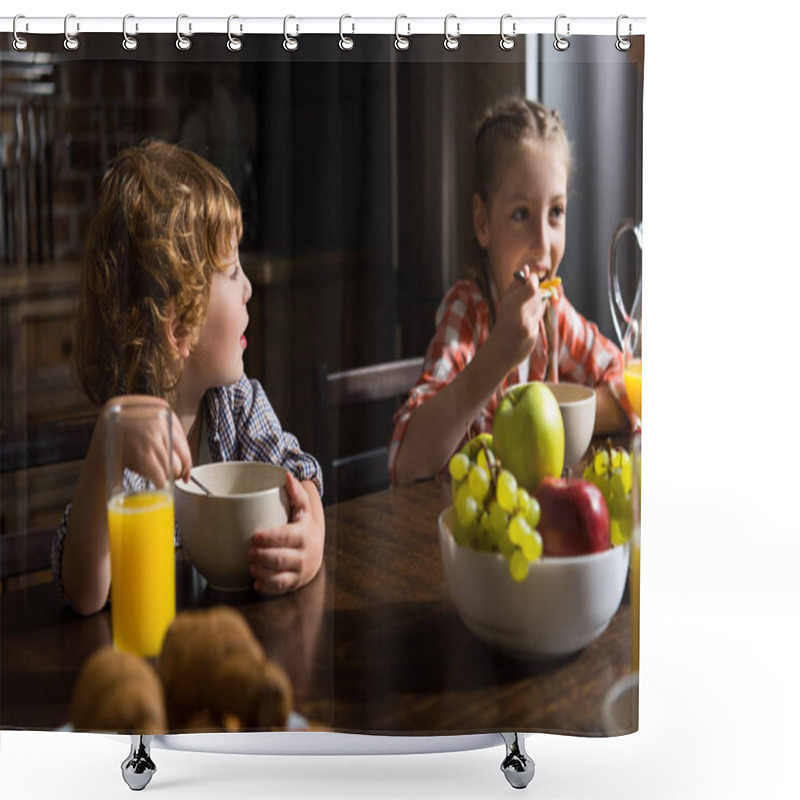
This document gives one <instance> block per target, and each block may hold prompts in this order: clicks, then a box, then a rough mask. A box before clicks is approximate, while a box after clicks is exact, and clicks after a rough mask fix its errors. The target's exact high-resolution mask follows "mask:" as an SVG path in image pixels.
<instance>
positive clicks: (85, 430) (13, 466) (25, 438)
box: [0, 414, 97, 589]
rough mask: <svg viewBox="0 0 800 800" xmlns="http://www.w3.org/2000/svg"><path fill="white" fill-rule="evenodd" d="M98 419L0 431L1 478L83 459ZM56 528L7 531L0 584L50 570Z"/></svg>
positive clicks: (0, 546)
mask: <svg viewBox="0 0 800 800" xmlns="http://www.w3.org/2000/svg"><path fill="white" fill-rule="evenodd" d="M96 419H97V417H96V415H95V414H90V415H85V416H80V417H74V418H70V419H59V420H48V421H45V422H36V423H31V424H28V425H19V426H15V427H13V428H8V429H6V430H0V474H2V475H7V474H9V473H13V472H22V471H23V470H28V469H33V468H36V467H46V466H50V465H53V464H61V463H63V462H67V461H79V460H81V459H83V458H84V457H85V456H86V452H87V450H88V449H89V443H90V442H91V439H92V432H93V431H94V425H95V421H96ZM54 536H55V528H33V529H31V530H23V531H6V532H3V534H2V535H1V536H0V582H2V586H3V588H4V589H5V588H6V586H7V582H8V581H9V580H10V579H13V578H19V577H21V576H24V575H29V574H31V573H35V572H41V571H43V570H47V569H49V567H50V547H51V545H52V542H53V537H54Z"/></svg>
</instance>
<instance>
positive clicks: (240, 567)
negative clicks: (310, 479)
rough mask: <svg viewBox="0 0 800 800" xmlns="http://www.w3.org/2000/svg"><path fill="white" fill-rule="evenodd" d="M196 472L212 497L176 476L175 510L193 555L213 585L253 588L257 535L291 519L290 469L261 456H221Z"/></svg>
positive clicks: (182, 538)
mask: <svg viewBox="0 0 800 800" xmlns="http://www.w3.org/2000/svg"><path fill="white" fill-rule="evenodd" d="M192 475H194V476H195V477H196V478H197V479H198V480H199V481H200V482H201V483H202V484H203V485H204V486H206V487H207V488H208V489H209V491H211V493H212V496H211V497H209V496H208V495H206V494H205V492H203V490H202V489H201V488H200V487H199V486H197V485H196V484H194V483H193V482H191V481H190V482H188V483H184V482H183V481H180V480H178V481H175V513H176V516H177V519H178V528H179V529H180V532H181V540H182V541H183V546H184V547H185V548H186V552H187V554H188V556H189V560H190V561H191V562H192V564H194V566H195V567H196V568H197V571H198V572H199V573H200V574H201V575H202V576H203V577H204V578H205V579H206V580H207V581H208V583H209V585H210V586H212V587H213V588H214V589H222V590H224V591H239V590H243V589H248V588H250V587H251V586H252V585H253V579H252V577H251V576H250V565H249V562H248V560H247V551H248V549H249V547H250V544H251V541H252V538H253V534H254V533H255V532H256V531H257V530H269V529H270V528H274V527H276V526H277V525H284V524H285V523H286V521H287V520H288V518H289V497H288V495H287V494H286V489H285V488H284V485H285V483H286V470H285V469H283V467H276V466H275V465H274V464H265V463H263V462H260V461H222V462H218V463H216V464H203V465H202V466H199V467H194V468H193V469H192Z"/></svg>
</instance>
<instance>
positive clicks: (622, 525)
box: [609, 517, 633, 547]
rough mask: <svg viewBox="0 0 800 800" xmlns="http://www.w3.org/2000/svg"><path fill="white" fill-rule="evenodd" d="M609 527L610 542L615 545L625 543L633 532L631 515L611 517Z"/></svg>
mask: <svg viewBox="0 0 800 800" xmlns="http://www.w3.org/2000/svg"><path fill="white" fill-rule="evenodd" d="M609 529H610V533H611V544H612V545H614V546H615V547H616V546H618V545H621V544H625V542H627V541H628V540H629V539H630V538H631V534H632V533H633V517H621V518H619V519H618V518H617V517H611V519H610V524H609Z"/></svg>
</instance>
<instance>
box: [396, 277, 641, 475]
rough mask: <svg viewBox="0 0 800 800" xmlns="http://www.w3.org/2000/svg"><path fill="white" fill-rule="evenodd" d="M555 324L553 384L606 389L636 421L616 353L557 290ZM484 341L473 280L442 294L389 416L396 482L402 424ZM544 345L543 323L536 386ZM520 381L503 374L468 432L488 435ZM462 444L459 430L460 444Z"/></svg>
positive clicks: (533, 375)
mask: <svg viewBox="0 0 800 800" xmlns="http://www.w3.org/2000/svg"><path fill="white" fill-rule="evenodd" d="M551 302H552V303H553V309H554V310H555V312H556V318H557V321H558V342H559V354H558V375H559V380H561V381H566V382H572V383H582V384H585V385H586V386H593V387H594V386H599V385H601V384H606V385H608V386H609V387H610V388H611V390H612V392H613V393H614V396H615V397H616V398H617V401H618V402H619V404H620V405H621V406H622V408H623V409H624V411H625V413H626V414H627V415H628V417H629V419H631V421H632V422H635V421H636V417H635V415H634V413H633V410H632V409H631V407H630V404H629V403H628V398H627V395H626V394H625V381H624V377H623V364H622V353H621V352H620V350H619V348H617V347H616V346H615V345H614V344H613V343H612V342H611V341H610V340H609V339H607V338H606V337H605V336H603V334H602V333H600V331H599V329H598V327H597V325H596V324H595V323H594V322H588V321H587V320H586V319H584V317H582V316H581V315H580V314H579V313H578V312H577V311H576V310H575V308H574V307H573V306H572V304H571V303H570V302H569V301H568V300H567V298H566V296H565V295H564V293H563V289H562V288H559V289H558V298H557V299H554V300H552V301H551ZM488 336H489V305H488V303H487V302H486V300H485V299H484V297H483V295H482V294H481V291H480V289H479V288H478V285H477V284H476V283H475V282H474V281H470V280H461V281H458V282H457V283H456V284H454V285H453V286H452V287H451V288H450V290H449V291H448V292H447V294H446V295H445V297H444V299H443V300H442V303H441V305H440V306H439V309H438V311H437V312H436V332H435V333H434V336H433V339H432V341H431V343H430V345H429V346H428V352H427V353H426V354H425V364H424V365H423V368H422V375H421V376H420V378H419V380H418V381H417V384H416V385H415V386H414V388H413V389H412V390H411V392H410V394H409V396H408V399H407V400H406V402H405V403H404V404H403V405H402V406H401V407H400V408H399V409H398V410H397V411H396V412H395V415H394V431H393V432H392V439H391V442H390V444H389V474H390V476H391V478H392V482H393V483H394V482H396V479H397V477H396V473H395V464H396V461H397V454H398V452H399V450H400V444H401V443H402V441H403V437H404V436H405V433H406V428H407V427H408V421H409V419H410V418H411V415H412V413H413V412H414V410H415V409H416V408H418V407H419V406H421V405H422V404H423V403H424V402H426V401H427V400H429V399H430V398H431V397H433V396H434V395H436V394H438V392H440V391H441V390H442V389H443V388H444V387H445V386H447V384H448V383H450V381H452V380H453V379H454V378H455V377H456V376H457V375H458V374H459V373H460V372H461V371H462V370H463V369H464V367H466V365H467V364H469V362H470V361H471V360H472V358H473V357H474V355H475V353H476V352H477V351H478V348H479V347H480V346H481V345H482V344H483V343H484V342H485V341H486V338H487V337H488ZM547 355H548V344H547V335H546V333H545V328H544V322H541V323H540V325H539V339H538V341H537V343H536V347H535V348H534V349H533V352H532V353H531V355H530V361H529V366H528V380H530V381H541V380H544V379H545V375H546V373H547ZM519 382H520V374H519V368H518V367H515V368H514V369H513V370H511V372H509V373H508V375H507V376H506V378H505V380H504V381H503V384H502V386H501V387H499V391H497V392H495V393H494V395H493V396H492V399H491V400H490V401H489V403H488V404H487V405H486V406H485V407H484V408H483V409H482V410H481V412H480V413H479V414H478V417H477V418H476V419H475V420H473V422H472V433H473V434H476V433H484V432H486V433H489V432H491V429H492V420H493V419H494V414H495V411H496V410H497V404H498V402H499V400H500V398H501V397H502V394H503V392H504V391H505V390H506V388H507V387H508V386H513V385H514V384H515V383H519ZM466 439H467V433H466V431H464V437H463V439H462V444H463V442H464V441H466Z"/></svg>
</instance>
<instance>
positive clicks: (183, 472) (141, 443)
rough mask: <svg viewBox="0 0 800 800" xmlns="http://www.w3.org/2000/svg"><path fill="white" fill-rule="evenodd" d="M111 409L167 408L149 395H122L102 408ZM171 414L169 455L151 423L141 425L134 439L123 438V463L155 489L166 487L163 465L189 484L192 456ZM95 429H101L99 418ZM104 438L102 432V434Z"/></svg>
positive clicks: (158, 430)
mask: <svg viewBox="0 0 800 800" xmlns="http://www.w3.org/2000/svg"><path fill="white" fill-rule="evenodd" d="M113 405H121V406H126V405H153V406H156V407H160V408H168V405H167V402H166V401H165V400H162V399H161V398H158V397H152V396H150V395H122V396H120V397H113V398H112V399H111V400H109V401H108V402H107V403H106V406H105V407H106V408H108V407H110V406H113ZM170 413H171V414H172V453H171V454H168V453H167V447H168V443H167V441H166V438H165V435H164V431H163V430H162V428H161V427H160V426H159V425H158V424H156V423H153V424H151V425H144V424H142V425H141V426H140V427H139V428H137V431H136V434H137V435H136V436H127V437H126V438H125V449H124V453H123V456H122V458H123V463H124V465H125V466H126V467H127V468H128V469H131V470H133V471H134V472H138V473H139V474H140V475H142V476H144V477H145V478H148V479H149V480H151V481H152V482H153V483H154V484H155V485H156V486H163V485H164V484H165V483H166V479H167V476H166V474H165V470H164V465H166V464H170V463H171V465H172V476H171V477H173V478H183V480H185V481H186V480H189V472H190V471H191V469H192V455H191V451H190V449H189V442H188V441H187V439H186V434H185V433H184V430H183V426H182V425H181V423H180V420H179V419H178V417H177V415H176V414H175V412H174V411H170ZM98 425H99V426H102V425H103V415H102V414H101V415H100V418H99V419H98ZM103 435H104V432H103Z"/></svg>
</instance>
